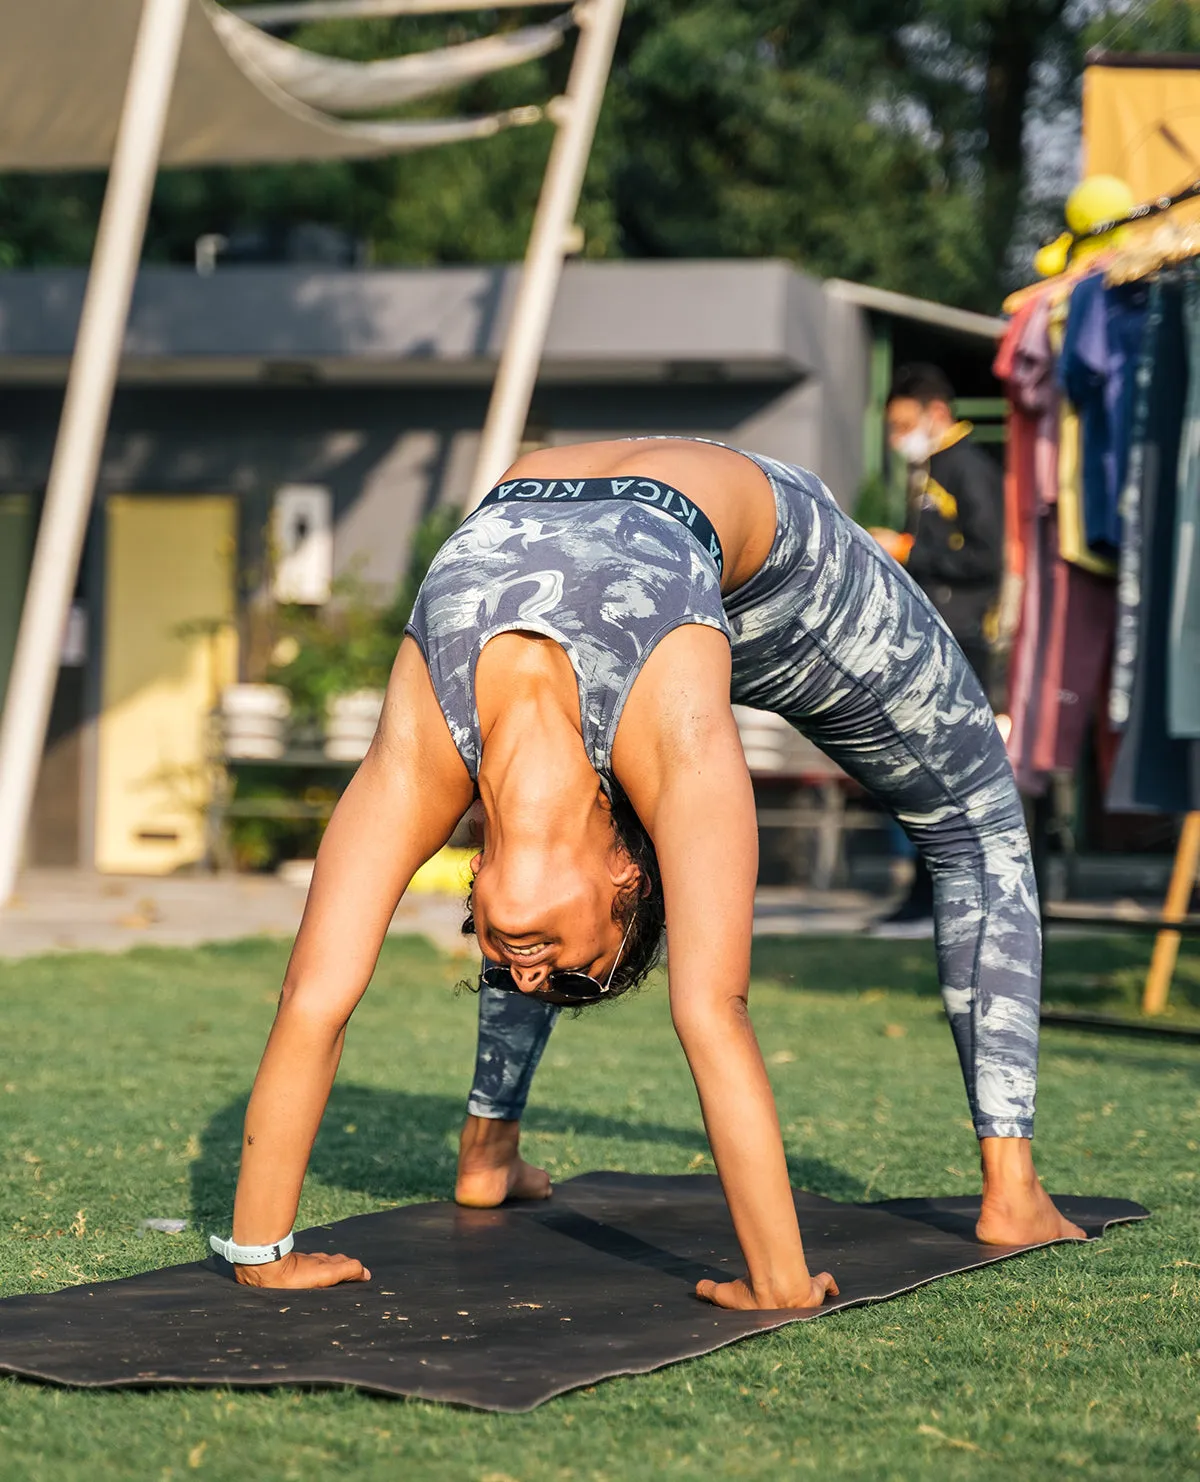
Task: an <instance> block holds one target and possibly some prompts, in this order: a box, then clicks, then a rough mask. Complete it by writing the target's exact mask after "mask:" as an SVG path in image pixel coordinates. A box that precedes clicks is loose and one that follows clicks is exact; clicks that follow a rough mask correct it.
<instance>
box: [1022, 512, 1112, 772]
mask: <svg viewBox="0 0 1200 1482" xmlns="http://www.w3.org/2000/svg"><path fill="white" fill-rule="evenodd" d="M1052 538H1053V534H1051V539H1052ZM1052 582H1053V590H1052V594H1051V598H1050V603H1049V606H1050V615H1049V618H1048V621H1047V624H1046V640H1045V643H1044V645H1043V648H1042V659H1043V677H1042V684H1041V690H1040V694H1039V700H1038V728H1037V738H1036V742H1035V745H1034V749H1033V757H1032V766H1033V768H1034V770H1035V771H1038V772H1071V771H1074V769H1075V767H1076V766H1077V765H1078V764H1079V758H1080V756H1081V755H1082V752H1083V743H1084V739H1085V737H1086V735H1087V730H1088V724H1089V722H1090V721H1091V720H1092V718H1093V716H1094V715H1095V714H1096V712H1097V710H1098V709H1100V708H1102V704H1103V696H1104V687H1105V680H1106V679H1107V677H1108V668H1109V662H1110V660H1111V658H1112V628H1113V615H1114V611H1115V605H1116V591H1115V587H1114V585H1113V583H1112V581H1111V580H1110V579H1109V578H1108V577H1106V576H1096V575H1095V574H1094V573H1093V572H1090V571H1084V570H1083V568H1082V567H1080V566H1072V565H1070V563H1069V562H1066V561H1055V562H1054V571H1053V578H1052Z"/></svg>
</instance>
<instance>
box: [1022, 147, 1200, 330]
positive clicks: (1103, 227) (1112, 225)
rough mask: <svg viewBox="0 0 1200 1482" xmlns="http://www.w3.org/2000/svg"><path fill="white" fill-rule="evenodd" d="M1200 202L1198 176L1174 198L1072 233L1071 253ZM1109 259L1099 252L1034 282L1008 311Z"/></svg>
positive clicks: (1162, 198)
mask: <svg viewBox="0 0 1200 1482" xmlns="http://www.w3.org/2000/svg"><path fill="white" fill-rule="evenodd" d="M1194 200H1200V176H1197V178H1196V179H1195V180H1193V181H1192V182H1191V184H1190V185H1185V186H1184V188H1183V189H1182V190H1180V191H1177V192H1176V193H1175V194H1174V195H1171V196H1157V197H1156V198H1155V199H1154V200H1152V201H1142V202H1141V203H1140V204H1139V205H1137V206H1134V207H1133V209H1132V210H1131V211H1129V212H1128V214H1127V215H1125V216H1116V217H1114V218H1113V219H1112V220H1111V221H1101V222H1098V223H1097V225H1095V226H1093V227H1089V228H1088V229H1087V231H1083V232H1072V233H1071V234H1070V235H1071V250H1073V249H1074V248H1075V247H1077V246H1078V245H1079V244H1080V243H1081V242H1089V241H1094V240H1095V239H1096V238H1097V237H1105V236H1107V235H1108V234H1109V232H1115V231H1117V230H1119V229H1120V228H1121V227H1123V226H1136V225H1138V224H1139V223H1141V222H1143V221H1151V220H1153V219H1154V218H1155V217H1156V216H1165V215H1166V214H1167V212H1168V211H1173V210H1174V209H1175V207H1176V206H1182V205H1184V204H1185V203H1186V202H1187V201H1194ZM1104 263H1105V258H1104V256H1102V255H1101V254H1099V253H1095V254H1093V255H1092V256H1091V257H1088V258H1086V259H1085V260H1084V261H1082V262H1075V263H1071V264H1070V266H1069V267H1068V268H1067V270H1066V271H1065V272H1063V273H1059V274H1057V275H1056V276H1055V277H1053V278H1046V279H1043V281H1042V282H1040V283H1030V284H1028V285H1027V286H1026V287H1025V288H1018V289H1016V290H1015V292H1013V293H1010V294H1009V295H1008V297H1007V298H1006V299H1005V300H1004V306H1003V307H1004V312H1005V313H1006V314H1013V313H1015V312H1016V311H1017V309H1019V308H1020V307H1021V305H1022V304H1024V303H1027V302H1028V301H1029V299H1031V298H1035V297H1037V295H1039V294H1041V293H1046V292H1048V291H1050V290H1053V289H1056V288H1062V287H1064V286H1066V285H1067V284H1070V283H1072V282H1074V281H1075V280H1076V279H1078V278H1082V277H1085V276H1086V275H1087V274H1088V273H1093V272H1095V271H1096V269H1097V268H1098V267H1102V266H1104Z"/></svg>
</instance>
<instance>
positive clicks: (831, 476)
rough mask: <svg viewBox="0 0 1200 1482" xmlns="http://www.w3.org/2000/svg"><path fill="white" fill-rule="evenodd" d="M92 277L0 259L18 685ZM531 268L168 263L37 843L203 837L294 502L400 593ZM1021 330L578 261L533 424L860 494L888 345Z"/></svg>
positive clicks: (2, 458) (3, 503)
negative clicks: (249, 643) (214, 759)
mask: <svg viewBox="0 0 1200 1482" xmlns="http://www.w3.org/2000/svg"><path fill="white" fill-rule="evenodd" d="M83 284H84V275H83V274H82V272H76V271H69V270H62V271H59V270H34V271H24V272H13V273H6V274H0V689H2V687H3V685H4V682H5V680H6V678H7V670H8V665H9V662H10V660H11V653H12V646H13V642H14V641H15V634H16V628H17V623H18V621H19V614H20V604H21V599H22V595H23V591H24V583H25V576H26V573H27V571H28V563H29V559H30V554H31V551H32V547H33V541H34V538H35V532H36V525H37V518H38V510H39V505H40V499H41V494H42V491H43V490H44V487H45V483H46V479H47V475H48V471H49V464H50V457H51V452H52V448H53V441H54V435H55V431H56V428H57V423H58V417H59V413H60V410H61V403H62V392H63V386H64V383H65V377H66V371H67V366H68V363H69V357H70V352H71V347H72V344H73V342H74V336H75V330H76V326H77V323H78V317H79V309H80V304H81V301H82V294H83ZM515 285H516V270H515V269H512V268H503V267H500V268H454V269H443V268H438V269H427V270H426V269H416V270H394V271H387V270H367V271H351V270H330V269H323V268H306V267H256V268H249V267H247V268H226V269H220V270H218V271H217V272H215V273H213V274H211V275H209V276H200V275H197V274H196V273H194V272H191V271H190V270H186V269H182V268H161V269H154V268H149V269H146V270H145V271H143V273H142V274H141V276H140V278H139V282H138V287H137V293H136V296H135V301H134V306H133V312H132V314H131V318H130V323H129V329H128V334H127V337H126V344H125V352H124V357H123V361H122V370H121V379H120V384H119V388H118V392H117V396H116V401H115V404H114V408H113V415H112V421H111V425H110V429H109V434H108V439H107V443H106V447H105V453H104V459H103V466H102V470H101V475H100V479H99V486H98V488H97V492H96V501H95V506H94V509H93V513H92V518H91V523H90V528H89V533H88V540H87V546H86V550H85V554H84V559H83V562H82V565H81V570H80V573H79V578H78V582H77V588H76V604H75V608H74V611H73V614H72V622H71V624H70V625H69V628H68V632H67V633H66V634H64V642H63V655H62V669H61V671H60V677H59V684H58V689H57V693H56V696H55V703H54V715H53V717H52V723H51V731H50V737H49V740H48V744H47V749H46V754H45V758H44V761H43V767H42V773H41V777H40V780H39V786H38V795H37V801H36V806H35V816H34V822H33V827H32V830H31V837H30V840H29V843H28V848H27V853H28V858H29V861H30V862H31V863H33V864H35V865H36V864H45V865H74V864H83V865H85V866H94V867H97V868H100V869H104V870H112V871H120V872H130V873H147V874H158V873H163V872H167V871H171V870H175V869H179V868H184V867H187V866H189V865H192V864H194V863H195V862H196V861H197V860H198V859H199V858H200V857H201V854H202V852H203V839H202V834H203V828H202V812H203V801H204V790H205V787H206V785H207V784H206V781H205V776H206V773H205V767H204V727H205V719H206V717H207V715H208V714H209V712H210V711H211V709H212V706H213V705H214V703H215V700H216V697H217V695H218V694H219V691H220V689H221V688H222V686H223V685H225V684H226V683H229V682H231V681H232V680H234V679H236V678H237V677H238V676H239V673H243V674H244V671H245V665H246V653H245V643H244V641H243V642H242V643H240V644H239V624H240V618H241V616H242V615H243V614H244V612H245V610H246V608H247V606H248V604H251V603H253V602H254V601H256V600H262V597H263V572H264V569H265V566H266V552H267V547H268V544H269V542H270V539H271V536H270V532H271V531H272V529H273V528H275V529H277V528H278V518H279V511H280V508H281V500H283V501H285V502H286V501H287V500H288V499H289V498H290V499H291V500H292V505H293V506H294V507H295V509H297V510H300V511H301V514H300V515H298V516H297V518H299V519H301V520H307V519H312V518H314V516H312V515H311V514H304V513H303V511H305V510H309V511H318V515H317V516H315V517H316V518H320V519H324V518H325V516H321V515H320V514H319V511H321V510H325V511H327V518H328V529H327V530H326V531H324V532H321V533H322V534H323V538H324V540H325V542H326V545H327V548H328V551H329V566H330V571H331V573H332V574H333V575H335V576H336V575H338V574H345V573H350V572H353V573H355V574H356V575H357V576H358V577H359V578H360V579H361V580H363V581H364V582H367V583H369V584H371V585H372V586H374V587H375V588H377V589H378V590H379V592H380V593H381V595H382V594H385V593H387V592H388V591H389V590H391V589H392V588H393V587H394V586H395V583H396V582H397V580H398V579H399V577H400V576H401V574H402V572H403V570H404V568H405V565H406V561H407V552H408V548H409V543H410V539H411V535H412V532H413V529H414V528H415V526H416V524H417V523H418V522H419V521H420V519H421V518H422V516H423V515H424V514H426V513H427V512H429V511H430V510H432V509H434V508H435V507H437V506H438V505H441V504H461V502H462V501H463V500H464V498H465V496H466V491H467V487H468V484H469V481H470V476H471V471H472V467H473V463H474V458H475V453H476V449H477V446H478V433H479V428H480V426H481V424H482V421H483V416H484V412H485V408H486V403H487V396H488V391H489V387H490V383H491V379H492V376H493V375H494V371H495V366H496V362H497V359H498V356H499V352H500V349H501V346H502V344H503V336H504V330H505V325H506V321H507V316H508V312H509V308H510V305H511V301H512V296H513V292H514V289H515ZM999 327H1000V326H999V323H998V321H995V320H989V319H985V318H983V317H982V316H978V315H970V314H962V313H960V312H958V311H954V310H947V309H944V308H942V307H941V306H939V305H934V304H925V303H922V302H920V301H917V300H912V299H906V298H902V297H901V296H898V295H889V294H883V295H880V294H879V293H878V292H877V291H875V290H870V289H864V288H860V287H859V286H857V285H853V284H838V283H820V282H818V281H816V280H814V279H812V278H809V277H806V276H805V275H804V274H802V273H800V272H798V271H796V270H795V269H794V268H793V267H792V266H791V265H790V264H786V263H783V262H777V261H763V262H655V263H646V262H616V263H573V264H571V265H569V266H568V269H567V271H566V274H565V276H564V280H563V284H562V289H561V292H560V294H559V298H558V301H557V304H556V307H555V313H554V318H553V322H552V325H551V330H550V336H549V341H548V344H547V347H546V354H545V359H544V363H543V367H542V373H541V375H540V378H539V382H538V388H537V392H536V395H535V399H534V404H533V407H532V409H531V413H530V417H529V421H528V426H527V439H528V440H529V442H531V443H541V444H546V443H549V444H555V443H558V444H563V443H570V442H575V441H579V440H583V439H589V438H602V437H619V436H629V435H637V434H647V433H674V434H686V435H691V436H700V437H711V438H715V439H718V440H721V441H726V442H730V443H733V444H735V445H744V446H750V447H753V448H755V449H756V450H758V451H761V452H764V453H768V454H771V455H773V456H775V457H778V458H782V459H784V460H786V461H789V462H794V463H801V464H804V465H806V466H808V467H810V468H813V469H815V470H816V471H817V472H818V473H819V474H820V475H821V476H822V477H823V478H824V479H825V481H826V482H827V483H828V484H829V485H830V487H831V488H832V489H833V490H834V492H835V494H836V495H837V497H838V498H839V499H840V500H841V501H842V503H843V504H845V505H846V506H847V507H852V505H853V503H854V500H855V497H856V495H857V493H858V490H859V489H860V487H861V485H862V484H863V481H864V478H865V477H867V476H868V475H872V474H878V473H879V472H880V471H881V469H882V459H883V444H882V430H881V429H882V423H881V411H882V396H883V395H884V394H885V392H886V381H887V377H888V375H889V373H890V360H891V358H892V357H893V356H896V357H899V358H929V359H937V360H939V361H940V362H941V363H942V364H944V365H946V366H947V368H948V369H949V370H950V371H951V374H952V376H954V377H955V378H956V380H957V382H958V386H959V389H960V391H962V392H964V393H965V394H967V395H970V396H974V397H984V396H990V395H994V390H995V388H994V386H993V384H992V383H991V381H990V374H989V366H990V360H991V356H992V353H993V349H994V341H995V335H996V333H997V331H998V329H999ZM297 491H299V492H297ZM306 501H307V502H306ZM314 501H315V502H314ZM312 533H313V532H311V531H309V534H310V535H311V534H312Z"/></svg>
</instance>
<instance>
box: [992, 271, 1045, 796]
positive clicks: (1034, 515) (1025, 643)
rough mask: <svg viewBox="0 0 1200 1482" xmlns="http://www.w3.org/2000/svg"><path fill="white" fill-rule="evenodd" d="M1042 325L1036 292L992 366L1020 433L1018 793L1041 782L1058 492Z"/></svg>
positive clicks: (1012, 711) (1015, 681)
mask: <svg viewBox="0 0 1200 1482" xmlns="http://www.w3.org/2000/svg"><path fill="white" fill-rule="evenodd" d="M1049 324H1050V305H1049V302H1048V300H1047V299H1046V298H1045V296H1043V297H1042V298H1039V299H1036V300H1034V302H1033V303H1031V304H1030V305H1029V306H1028V311H1027V312H1026V311H1025V310H1024V309H1022V311H1020V312H1019V313H1018V315H1017V317H1016V318H1015V319H1014V320H1013V322H1012V324H1011V325H1010V327H1009V331H1008V333H1007V334H1006V335H1005V339H1004V342H1003V344H1002V346H1001V353H1000V354H999V355H997V357H996V366H995V370H996V374H997V376H998V377H1001V378H1002V379H1003V380H1004V381H1005V382H1006V386H1007V390H1008V395H1009V401H1010V404H1011V406H1012V409H1013V415H1014V417H1020V418H1021V419H1022V433H1023V436H1022V437H1021V438H1020V439H1019V446H1018V449H1017V451H1016V454H1015V455H1014V462H1013V464H1012V471H1013V474H1014V477H1015V479H1016V483H1017V487H1016V496H1017V497H1016V506H1017V514H1018V519H1019V521H1020V534H1019V543H1020V546H1021V549H1022V551H1023V556H1024V573H1025V585H1024V591H1023V594H1022V602H1021V617H1020V621H1019V623H1018V626H1017V634H1016V638H1015V640H1014V642H1013V650H1012V655H1011V658H1010V661H1009V682H1008V711H1009V715H1010V717H1011V719H1012V730H1011V732H1010V734H1009V739H1008V754H1009V759H1010V760H1011V762H1012V764H1013V769H1014V771H1015V772H1016V774H1017V784H1018V786H1019V787H1020V788H1021V789H1022V791H1024V792H1039V791H1041V788H1042V786H1043V785H1044V784H1043V779H1041V778H1040V777H1039V776H1038V775H1037V773H1036V771H1035V769H1034V766H1033V754H1034V747H1035V742H1036V733H1037V721H1036V717H1037V711H1038V709H1039V704H1038V701H1039V698H1040V696H1039V679H1040V673H1041V663H1040V649H1041V645H1042V643H1043V639H1044V631H1045V626H1046V619H1047V611H1046V609H1047V602H1048V598H1049V596H1050V587H1049V583H1048V580H1047V578H1048V576H1049V572H1050V566H1049V561H1050V560H1052V559H1053V554H1056V549H1055V551H1054V552H1053V553H1052V552H1051V551H1048V550H1047V549H1046V544H1047V539H1048V537H1049V532H1048V528H1047V527H1048V522H1047V521H1046V520H1045V518H1044V511H1045V510H1046V509H1047V507H1048V506H1049V505H1051V504H1052V503H1053V500H1054V499H1056V498H1057V494H1058V388H1057V384H1056V381H1055V375H1054V369H1055V359H1054V352H1053V350H1052V348H1051V345H1050V335H1049ZM1005 372H1007V374H1004V373H1005ZM1030 434H1032V435H1030Z"/></svg>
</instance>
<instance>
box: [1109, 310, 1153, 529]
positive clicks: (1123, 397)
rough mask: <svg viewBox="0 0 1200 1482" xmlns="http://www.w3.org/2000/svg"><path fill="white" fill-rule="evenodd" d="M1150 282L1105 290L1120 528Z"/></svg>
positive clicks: (1114, 462)
mask: <svg viewBox="0 0 1200 1482" xmlns="http://www.w3.org/2000/svg"><path fill="white" fill-rule="evenodd" d="M1149 298H1150V288H1149V285H1148V284H1146V283H1143V282H1136V283H1116V284H1113V285H1112V286H1111V287H1109V288H1107V289H1105V293H1104V302H1105V305H1106V307H1107V311H1108V315H1107V326H1108V356H1109V376H1108V382H1107V399H1108V418H1109V431H1110V436H1111V439H1112V467H1113V473H1114V484H1113V497H1114V499H1115V501H1116V508H1117V524H1118V528H1119V527H1120V508H1121V491H1122V490H1123V489H1124V487H1125V477H1126V473H1127V471H1128V468H1129V437H1130V432H1131V429H1132V423H1133V401H1134V395H1135V390H1136V383H1137V367H1138V356H1139V355H1140V353H1141V349H1142V340H1143V338H1144V336H1145V333H1146V305H1147V303H1148V302H1149Z"/></svg>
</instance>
